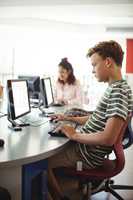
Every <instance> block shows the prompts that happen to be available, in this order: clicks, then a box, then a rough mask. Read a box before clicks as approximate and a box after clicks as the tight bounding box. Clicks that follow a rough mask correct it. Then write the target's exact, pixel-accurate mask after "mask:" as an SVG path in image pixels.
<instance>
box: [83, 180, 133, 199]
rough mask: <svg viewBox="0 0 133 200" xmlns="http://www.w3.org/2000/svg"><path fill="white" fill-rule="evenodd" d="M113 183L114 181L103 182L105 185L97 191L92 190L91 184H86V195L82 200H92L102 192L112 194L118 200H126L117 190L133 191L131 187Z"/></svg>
mask: <svg viewBox="0 0 133 200" xmlns="http://www.w3.org/2000/svg"><path fill="white" fill-rule="evenodd" d="M113 183H114V181H113V180H105V182H103V185H102V186H101V187H100V188H99V189H97V190H96V189H95V190H92V184H91V182H89V183H86V184H85V185H86V192H85V194H83V198H82V200H90V199H91V195H94V194H96V193H98V192H102V191H105V192H109V193H111V194H112V195H113V196H114V197H115V198H116V199H118V200H124V198H123V197H121V196H120V195H119V194H118V193H117V192H116V191H115V190H133V186H131V185H114V184H113Z"/></svg>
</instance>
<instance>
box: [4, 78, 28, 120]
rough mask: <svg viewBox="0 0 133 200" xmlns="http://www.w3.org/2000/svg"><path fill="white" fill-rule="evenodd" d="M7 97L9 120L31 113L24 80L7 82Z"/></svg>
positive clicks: (26, 85)
mask: <svg viewBox="0 0 133 200" xmlns="http://www.w3.org/2000/svg"><path fill="white" fill-rule="evenodd" d="M7 95H8V118H9V119H10V120H15V119H18V118H19V117H22V116H24V115H26V114H28V113H29V112H30V111H31V109H30V103H29V95H28V84H27V81H26V80H15V79H14V80H7Z"/></svg>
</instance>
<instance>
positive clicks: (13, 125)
mask: <svg viewBox="0 0 133 200" xmlns="http://www.w3.org/2000/svg"><path fill="white" fill-rule="evenodd" d="M8 121H9V122H10V123H11V124H10V125H8V128H10V129H11V130H13V131H22V127H25V126H30V124H29V123H23V124H18V123H16V122H15V121H14V120H12V119H10V118H9V117H8Z"/></svg>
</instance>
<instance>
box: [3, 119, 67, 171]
mask: <svg viewBox="0 0 133 200" xmlns="http://www.w3.org/2000/svg"><path fill="white" fill-rule="evenodd" d="M8 124H9V122H8V121H7V117H3V118H0V138H3V139H4V141H5V145H4V147H0V168H1V167H2V168H3V167H12V166H21V165H23V164H28V163H31V162H34V161H38V160H42V159H46V158H48V157H49V156H52V155H53V154H55V153H57V152H58V151H60V150H61V149H63V148H64V147H65V146H66V145H67V144H68V141H69V140H68V139H67V138H56V137H51V136H50V135H48V134H47V132H48V130H49V129H50V123H49V122H48V123H45V124H43V125H41V126H38V127H32V126H29V127H24V128H23V130H22V131H18V132H15V131H12V130H10V129H9V128H8Z"/></svg>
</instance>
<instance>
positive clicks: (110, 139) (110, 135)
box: [61, 117, 124, 146]
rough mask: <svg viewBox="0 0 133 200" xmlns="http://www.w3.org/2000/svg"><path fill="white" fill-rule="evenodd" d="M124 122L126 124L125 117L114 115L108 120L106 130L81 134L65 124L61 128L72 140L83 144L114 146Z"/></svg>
mask: <svg viewBox="0 0 133 200" xmlns="http://www.w3.org/2000/svg"><path fill="white" fill-rule="evenodd" d="M123 124H124V119H122V118H120V117H112V118H109V119H108V120H107V123H106V126H105V129H104V131H99V132H97V133H92V134H87V133H82V134H81V133H78V132H76V130H75V129H74V128H72V127H69V126H64V127H62V128H61V130H62V131H63V132H64V133H65V134H66V135H67V137H68V138H70V139H71V140H74V141H77V142H80V143H83V144H89V145H104V146H112V145H114V144H115V142H116V140H117V138H118V136H119V133H120V130H121V129H122V126H123Z"/></svg>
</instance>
